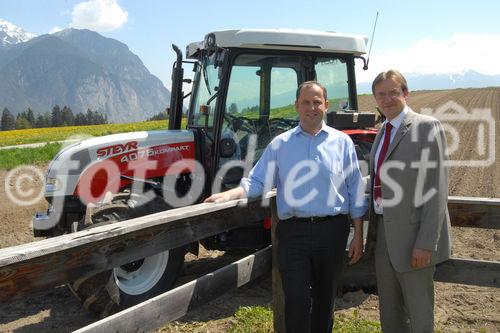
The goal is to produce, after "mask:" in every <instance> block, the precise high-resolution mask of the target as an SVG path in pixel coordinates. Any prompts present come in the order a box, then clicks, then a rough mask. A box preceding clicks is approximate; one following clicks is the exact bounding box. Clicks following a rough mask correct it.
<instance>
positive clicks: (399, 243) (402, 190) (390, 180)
mask: <svg viewBox="0 0 500 333" xmlns="http://www.w3.org/2000/svg"><path fill="white" fill-rule="evenodd" d="M382 132H383V131H382V130H381V131H379V133H378V134H377V136H376V138H375V142H374V144H373V147H372V150H371V153H370V180H371V181H370V184H373V183H374V181H373V178H374V163H375V162H374V159H375V158H374V156H375V153H376V151H377V147H378V145H379V143H380V141H381V138H382V137H383V133H382ZM446 158H447V156H446V137H445V134H444V130H443V127H442V126H441V124H440V123H439V121H438V120H436V119H434V118H432V117H428V116H424V115H420V114H418V113H415V112H413V111H412V110H410V111H409V112H408V114H407V116H406V118H405V119H404V121H403V122H402V124H401V126H400V127H399V128H398V131H397V133H396V135H395V137H394V139H393V141H392V142H391V144H390V146H389V149H388V151H387V154H386V156H385V160H384V163H383V166H382V167H381V171H382V172H383V171H384V169H386V170H387V176H388V177H384V175H383V174H381V186H382V198H383V211H384V214H383V216H384V229H383V230H384V231H385V236H386V240H387V249H388V252H389V257H390V260H391V263H392V265H393V266H394V268H395V270H396V271H398V272H407V271H410V270H412V269H413V268H412V267H411V255H412V250H413V248H420V249H426V250H431V251H433V254H432V258H431V264H436V263H439V262H442V261H444V260H447V259H448V258H449V257H450V255H451V239H450V217H449V214H448V170H447V168H445V167H444V165H443V161H444V160H445V159H446ZM426 161H427V162H426ZM370 193H372V194H373V188H372V189H371V191H370ZM371 197H373V195H372V196H371ZM375 216H376V215H375V212H374V210H373V201H372V200H370V229H371V230H370V234H372V235H374V234H376V230H377V226H376V223H377V219H376V218H375Z"/></svg>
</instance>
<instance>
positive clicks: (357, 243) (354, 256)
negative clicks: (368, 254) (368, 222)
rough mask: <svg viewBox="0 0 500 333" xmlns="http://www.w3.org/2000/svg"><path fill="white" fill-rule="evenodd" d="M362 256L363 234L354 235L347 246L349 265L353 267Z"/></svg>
mask: <svg viewBox="0 0 500 333" xmlns="http://www.w3.org/2000/svg"><path fill="white" fill-rule="evenodd" d="M362 256H363V233H354V237H353V238H352V240H351V244H349V258H351V260H350V261H349V265H353V264H355V263H357V262H358V261H359V259H361V257H362Z"/></svg>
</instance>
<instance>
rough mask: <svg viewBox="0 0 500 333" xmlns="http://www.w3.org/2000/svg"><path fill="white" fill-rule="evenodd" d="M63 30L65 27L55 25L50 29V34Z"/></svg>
mask: <svg viewBox="0 0 500 333" xmlns="http://www.w3.org/2000/svg"><path fill="white" fill-rule="evenodd" d="M61 30H63V28H61V27H59V26H57V25H56V26H55V27H53V28H52V29H50V31H49V34H55V33H56V32H59V31H61Z"/></svg>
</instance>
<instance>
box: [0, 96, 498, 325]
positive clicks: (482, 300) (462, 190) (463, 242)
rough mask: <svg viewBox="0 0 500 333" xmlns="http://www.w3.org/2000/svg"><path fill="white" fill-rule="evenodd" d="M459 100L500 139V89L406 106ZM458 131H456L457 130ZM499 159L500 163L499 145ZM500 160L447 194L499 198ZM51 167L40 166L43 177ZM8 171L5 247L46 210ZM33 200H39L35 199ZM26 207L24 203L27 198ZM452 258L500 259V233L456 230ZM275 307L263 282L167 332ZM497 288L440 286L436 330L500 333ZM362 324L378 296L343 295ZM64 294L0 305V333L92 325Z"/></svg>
mask: <svg viewBox="0 0 500 333" xmlns="http://www.w3.org/2000/svg"><path fill="white" fill-rule="evenodd" d="M450 100H452V101H455V102H457V103H459V104H461V105H462V106H464V107H465V108H466V109H467V110H470V109H471V108H473V107H483V108H484V107H490V108H491V109H492V111H493V116H494V120H495V126H496V133H500V109H499V108H500V88H486V89H457V90H452V91H446V90H444V91H422V92H415V93H413V94H412V96H411V98H410V101H409V104H410V106H412V107H413V109H414V110H415V111H417V112H419V111H420V109H421V108H422V107H430V108H436V107H439V106H440V105H443V104H444V103H446V102H448V101H450ZM374 106H375V105H374V103H373V101H372V98H371V96H364V97H362V98H361V100H360V109H362V110H374ZM457 126H458V124H457ZM459 128H460V130H459V132H460V135H461V138H463V139H461V141H460V145H459V149H458V150H457V151H456V152H455V153H454V154H453V155H452V157H455V158H462V159H465V158H474V157H475V155H474V154H475V153H474V150H473V148H471V147H473V146H474V143H475V142H476V136H475V134H474V133H475V131H477V128H476V127H475V126H470V125H469V126H468V125H462V126H461V127H459ZM496 143H497V144H496V147H495V150H494V151H495V153H496V156H500V140H498V139H497V140H496ZM498 161H500V159H498V158H497V159H496V160H495V162H494V164H493V165H492V166H489V167H481V168H471V167H457V168H453V169H452V170H451V172H450V195H459V196H475V197H493V198H500V163H499V162H498ZM45 169H46V167H41V168H40V170H41V171H42V173H44V172H45ZM7 175H8V172H7V171H5V170H0V185H1V186H0V222H1V223H0V248H4V247H8V246H14V245H18V244H23V243H27V242H31V241H33V240H35V239H34V237H33V236H32V235H33V234H32V226H31V217H32V215H33V214H34V213H35V212H36V211H43V210H44V209H46V203H45V202H44V201H43V200H42V201H39V202H37V203H35V204H33V205H30V206H20V205H18V204H16V203H14V202H12V201H11V200H10V198H9V197H8V195H7V193H6V189H13V188H14V185H15V182H14V180H11V181H7V184H6V185H7V186H4V183H5V180H6V177H7ZM41 184H42V181H41V180H40V179H33V180H28V181H26V180H25V181H24V182H23V183H22V185H23V189H24V193H26V192H27V191H29V190H31V189H33V190H38V191H39V190H40V189H41ZM35 194H36V193H35ZM24 200H26V198H25V199H24ZM452 231H453V240H454V244H453V251H454V256H455V257H460V258H474V259H483V260H496V261H499V260H500V230H482V229H468V228H453V230H452ZM187 259H188V263H187V265H186V268H185V272H184V275H183V277H182V278H181V279H180V281H179V283H183V282H186V281H188V280H189V279H192V278H194V277H196V276H198V275H199V274H201V272H202V271H204V270H205V269H206V267H207V266H208V267H210V268H213V269H216V268H219V267H222V266H224V265H226V264H228V263H229V262H231V261H233V260H236V259H238V258H237V257H236V256H229V255H224V253H223V252H219V251H205V250H203V249H202V251H201V253H200V258H199V259H201V260H202V262H203V266H204V267H203V268H200V265H198V264H196V263H194V261H195V259H196V258H195V257H194V256H192V255H188V258H187ZM270 302H271V279H270V276H265V277H263V278H260V279H258V280H256V281H254V282H252V283H250V284H248V285H247V286H244V287H242V288H240V289H239V290H236V291H230V292H228V293H227V294H225V295H224V296H222V297H220V298H218V299H216V300H213V301H212V302H210V303H208V304H207V305H205V306H202V307H200V308H198V309H196V310H194V311H192V312H191V313H189V314H188V315H187V316H185V317H183V318H181V319H180V320H178V321H177V322H174V323H171V324H170V325H168V326H167V327H165V328H164V329H162V330H161V331H162V332H225V331H227V328H228V327H230V325H231V322H232V321H233V320H234V317H233V314H234V312H235V311H236V310H237V309H238V307H239V306H245V305H268V304H270ZM499 309H500V289H496V288H483V287H474V286H465V285H458V284H449V283H436V311H435V316H436V323H437V325H436V326H437V328H438V329H440V330H441V331H443V332H500V310H499ZM354 312H357V314H358V316H360V317H361V318H369V319H373V320H379V317H378V299H377V296H376V295H371V294H365V293H364V292H362V291H357V292H352V293H347V294H345V295H344V296H343V297H342V298H339V299H338V300H337V305H336V313H337V314H339V313H344V314H353V313H354ZM95 320H96V318H95V317H93V316H92V315H91V314H89V313H87V312H86V311H85V310H84V309H83V308H82V307H81V305H80V304H79V302H78V301H77V300H76V299H75V298H74V297H73V296H72V294H71V293H70V292H69V291H68V290H67V289H66V288H65V287H64V286H61V287H58V288H54V289H53V290H48V291H46V292H42V293H39V294H35V295H33V296H32V297H29V298H26V299H23V300H20V301H12V302H7V303H3V304H0V332H37V333H38V332H68V331H72V330H75V329H78V328H81V327H83V326H85V325H87V324H90V323H92V322H93V321H95Z"/></svg>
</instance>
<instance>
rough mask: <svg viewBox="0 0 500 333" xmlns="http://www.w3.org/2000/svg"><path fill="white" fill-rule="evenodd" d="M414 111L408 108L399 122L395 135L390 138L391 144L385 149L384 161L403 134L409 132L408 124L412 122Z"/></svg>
mask: <svg viewBox="0 0 500 333" xmlns="http://www.w3.org/2000/svg"><path fill="white" fill-rule="evenodd" d="M414 115H415V113H414V112H413V111H412V110H411V109H410V110H409V111H408V114H407V115H406V117H405V119H404V120H403V122H402V123H401V126H399V128H398V132H397V133H396V136H395V137H394V139H393V140H392V142H391V144H390V145H389V149H387V153H386V155H385V159H384V161H386V160H387V159H388V158H389V156H391V153H392V152H393V151H394V149H395V148H396V147H397V146H398V144H399V142H401V140H402V139H403V138H404V136H405V135H406V134H407V133H408V132H409V130H410V126H411V124H412V122H413V117H414Z"/></svg>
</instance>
